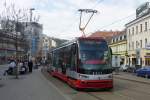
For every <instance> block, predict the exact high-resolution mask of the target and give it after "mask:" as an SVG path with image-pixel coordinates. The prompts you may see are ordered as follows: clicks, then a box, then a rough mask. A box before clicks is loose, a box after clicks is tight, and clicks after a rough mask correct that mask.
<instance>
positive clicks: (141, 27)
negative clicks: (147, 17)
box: [140, 24, 143, 32]
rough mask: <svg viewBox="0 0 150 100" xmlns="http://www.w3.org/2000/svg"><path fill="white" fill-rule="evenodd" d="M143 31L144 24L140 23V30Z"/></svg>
mask: <svg viewBox="0 0 150 100" xmlns="http://www.w3.org/2000/svg"><path fill="white" fill-rule="evenodd" d="M142 31H143V26H142V24H140V32H142Z"/></svg>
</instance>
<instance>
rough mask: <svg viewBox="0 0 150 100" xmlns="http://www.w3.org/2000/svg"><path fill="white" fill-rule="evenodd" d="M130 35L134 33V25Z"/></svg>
mask: <svg viewBox="0 0 150 100" xmlns="http://www.w3.org/2000/svg"><path fill="white" fill-rule="evenodd" d="M132 35H134V27H132Z"/></svg>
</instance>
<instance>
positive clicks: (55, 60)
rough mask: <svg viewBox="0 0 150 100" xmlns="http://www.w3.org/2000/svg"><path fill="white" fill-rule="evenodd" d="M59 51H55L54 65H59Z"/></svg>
mask: <svg viewBox="0 0 150 100" xmlns="http://www.w3.org/2000/svg"><path fill="white" fill-rule="evenodd" d="M58 58H59V57H58V51H56V52H54V62H53V64H54V67H59V59H58Z"/></svg>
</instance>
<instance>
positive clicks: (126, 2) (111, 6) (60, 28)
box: [0, 0, 150, 39]
mask: <svg viewBox="0 0 150 100" xmlns="http://www.w3.org/2000/svg"><path fill="white" fill-rule="evenodd" d="M1 1H7V3H10V2H14V3H15V4H16V5H17V6H18V7H24V8H27V9H29V8H35V11H34V12H33V14H35V15H38V14H39V15H40V21H39V22H40V23H41V24H43V33H44V34H46V35H48V36H51V37H57V38H63V39H72V38H74V37H78V36H81V35H82V33H81V32H80V31H79V25H78V24H79V16H80V13H79V12H78V9H82V8H84V9H87V8H88V9H96V10H98V13H97V14H95V15H94V17H93V18H92V20H91V22H90V23H89V24H88V26H87V28H86V29H85V33H86V34H89V33H92V32H95V31H97V30H101V31H102V30H123V29H124V25H125V24H126V23H128V22H129V21H131V20H133V19H134V18H135V10H136V8H137V7H138V6H139V5H140V4H142V3H144V2H146V1H150V0H1ZM2 4H3V2H0V6H1V5H2ZM89 16H90V15H89V14H83V20H82V21H83V25H82V26H84V24H85V23H86V21H87V19H88V18H89Z"/></svg>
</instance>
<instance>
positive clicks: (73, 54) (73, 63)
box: [70, 44, 76, 70]
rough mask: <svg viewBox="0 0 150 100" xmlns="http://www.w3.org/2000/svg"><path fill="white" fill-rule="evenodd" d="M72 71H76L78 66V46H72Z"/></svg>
mask: <svg viewBox="0 0 150 100" xmlns="http://www.w3.org/2000/svg"><path fill="white" fill-rule="evenodd" d="M70 59H71V70H75V68H76V67H75V66H76V44H73V45H72V46H71V56H70Z"/></svg>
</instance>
